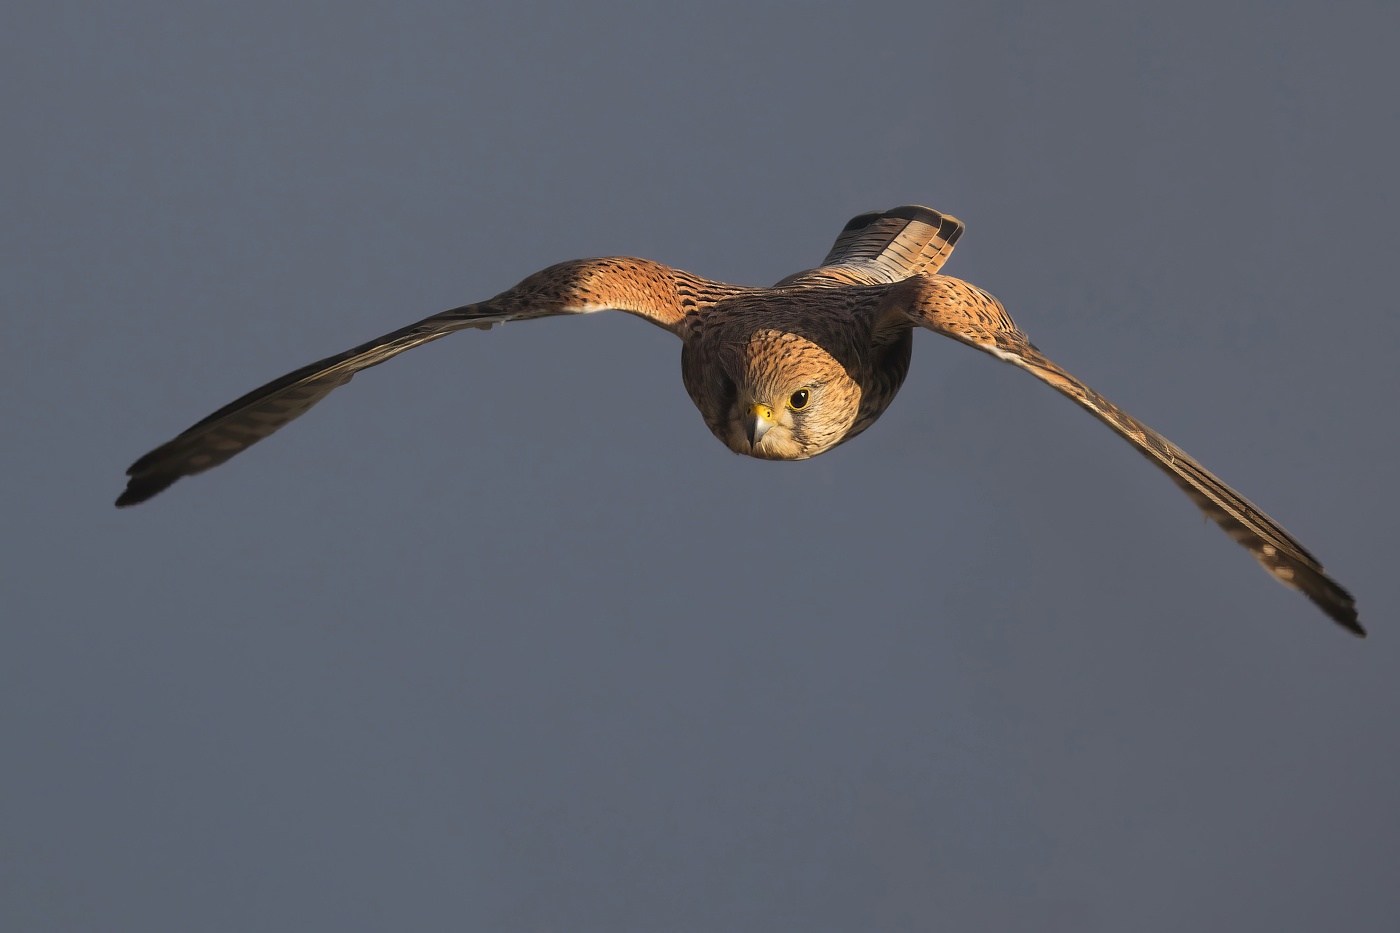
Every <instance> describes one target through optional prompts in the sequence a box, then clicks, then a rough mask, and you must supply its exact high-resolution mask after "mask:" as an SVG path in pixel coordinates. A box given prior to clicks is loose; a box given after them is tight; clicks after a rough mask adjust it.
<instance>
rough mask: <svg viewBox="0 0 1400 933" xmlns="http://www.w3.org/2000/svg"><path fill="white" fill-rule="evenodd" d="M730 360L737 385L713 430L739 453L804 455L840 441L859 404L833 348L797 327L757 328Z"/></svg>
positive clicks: (770, 456)
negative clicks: (796, 331)
mask: <svg viewBox="0 0 1400 933" xmlns="http://www.w3.org/2000/svg"><path fill="white" fill-rule="evenodd" d="M733 349H734V351H736V352H734V353H732V354H729V355H728V359H727V360H726V361H725V362H726V365H725V367H724V368H725V370H726V375H727V376H728V378H729V380H730V381H731V383H732V391H730V392H726V393H725V395H726V404H727V410H726V412H725V413H724V418H723V421H722V423H721V425H720V427H721V429H722V432H723V433H721V431H716V432H715V433H716V434H718V435H719V436H720V440H722V441H724V442H725V444H727V445H728V446H729V449H730V450H732V451H734V452H735V453H739V454H745V455H747V456H750V457H759V458H762V459H764V460H805V459H807V458H808V457H815V456H816V455H817V454H819V453H823V452H824V451H827V450H830V449H831V448H832V447H835V446H836V445H837V444H839V443H840V442H841V441H842V440H844V439H845V438H846V436H847V434H848V433H849V432H850V430H851V427H852V425H854V424H855V421H856V416H857V414H858V413H859V411H860V396H861V392H860V386H859V385H857V384H856V381H855V380H854V379H853V378H851V376H850V374H849V373H847V371H846V368H845V367H844V366H842V365H841V364H840V363H839V362H838V361H837V360H836V359H835V358H834V357H833V356H832V355H831V354H830V353H828V352H827V351H826V350H824V349H822V348H821V347H820V346H818V345H817V344H815V343H813V342H812V341H811V340H808V339H807V338H806V337H802V336H800V335H798V334H792V333H786V332H783V331H777V330H759V331H756V332H754V333H753V334H751V335H750V336H749V337H748V339H747V341H746V342H745V343H744V344H743V345H741V346H737V347H734V348H733Z"/></svg>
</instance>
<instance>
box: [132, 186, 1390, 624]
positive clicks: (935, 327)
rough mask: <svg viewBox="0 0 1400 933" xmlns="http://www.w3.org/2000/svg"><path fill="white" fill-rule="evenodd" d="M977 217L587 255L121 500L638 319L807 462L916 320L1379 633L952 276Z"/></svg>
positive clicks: (214, 434) (151, 474)
mask: <svg viewBox="0 0 1400 933" xmlns="http://www.w3.org/2000/svg"><path fill="white" fill-rule="evenodd" d="M962 230H963V225H962V223H961V222H959V221H958V220H956V219H954V218H952V217H949V216H948V215H946V214H940V213H938V212H937V211H934V210H931V209H929V208H927V207H918V206H907V207H897V208H895V209H894V210H889V211H882V212H881V211H875V212H871V213H868V214H861V215H860V216H859V217H856V218H855V219H853V220H852V221H851V222H850V223H848V224H846V227H845V229H844V230H842V231H841V234H840V236H838V237H837V238H836V244H835V245H834V246H833V247H832V248H831V251H830V252H829V253H828V254H827V256H826V259H825V260H824V261H823V262H822V264H821V265H820V266H818V267H817V268H815V269H809V270H808V271H806V272H799V273H797V274H795V275H790V276H788V277H787V278H785V279H783V280H782V281H781V282H779V283H778V284H777V285H774V286H773V287H772V288H745V287H741V286H736V285H727V284H725V283H723V282H714V281H711V280H709V279H703V278H700V277H699V276H696V275H691V274H690V273H688V272H682V271H680V270H678V269H672V268H670V267H669V266H664V265H661V264H660V263H657V262H651V261H649V260H646V259H630V258H626V257H613V258H607V259H579V260H575V261H573V262H565V263H560V264H559V265H556V266H551V267H549V268H548V269H545V270H544V271H543V272H537V273H535V274H534V275H532V276H530V277H529V278H527V279H525V281H523V282H521V283H520V284H519V285H517V286H515V287H514V288H511V289H508V290H507V291H504V292H502V293H501V294H499V295H497V296H496V297H495V298H491V299H488V300H486V301H483V302H480V303H478V304H471V305H464V306H463V307H460V308H454V309H453V310H451V311H444V312H442V313H441V314H435V315H433V316H432V317H429V318H424V319H423V320H422V321H419V322H418V323H417V324H411V325H409V326H408V327H405V328H403V329H401V330H396V331H394V332H393V333H390V334H386V335H384V336H383V337H379V338H378V339H375V340H371V341H369V342H368V343H363V344H361V345H359V346H358V347H355V348H354V349H351V350H346V351H345V352H344V353H340V354H337V355H335V356H332V357H328V358H326V359H324V360H320V361H318V362H315V363H312V364H311V365H309V366H303V367H302V368H301V369H298V370H296V371H295V372H292V373H288V374H287V375H285V376H283V377H282V378H280V379H275V380H273V381H272V382H270V383H268V384H267V385H265V386H263V387H262V388H260V389H255V390H253V391H252V392H249V393H248V394H247V395H245V396H243V397H242V398H240V399H238V400H236V401H234V402H232V403H230V404H228V405H226V406H224V407H223V408H221V409H219V410H218V411H216V412H214V414H212V415H210V416H209V417H208V418H205V419H204V420H203V421H201V422H199V423H198V424H196V425H195V426H194V427H192V428H190V429H189V430H188V431H185V432H184V433H183V434H181V435H179V436H178V437H176V438H175V439H174V440H172V441H170V442H168V443H166V444H163V445H162V446H160V447H157V448H156V449H155V450H153V451H151V452H150V453H148V454H146V455H145V456H144V457H142V458H141V459H140V460H137V461H136V462H135V463H134V464H132V466H131V469H129V470H127V474H128V475H129V476H130V480H129V482H128V483H127V487H126V491H125V492H123V493H122V494H121V497H120V498H118V499H117V505H118V506H128V505H135V504H136V503H138V502H144V501H145V500H147V499H149V498H151V497H152V496H154V495H155V494H156V493H158V492H160V491H161V490H163V489H165V488H166V487H167V486H169V485H170V484H171V483H174V482H175V481H176V480H177V479H179V478H180V477H182V476H190V475H193V474H195V473H201V472H203V471H204V470H207V469H209V468H210V467H215V466H218V465H219V464H221V463H223V462H224V461H225V460H228V459H229V458H230V457H232V456H233V455H235V454H237V453H240V452H241V451H243V450H245V449H247V448H248V447H251V446H252V445H253V444H255V443H257V442H258V441H260V440H262V439H263V438H265V437H267V436H268V435H269V434H271V433H272V432H274V431H276V430H277V429H278V428H280V427H282V426H283V425H284V424H286V423H287V422H289V421H291V420H292V419H293V418H296V417H297V416H299V415H301V414H303V413H304V412H305V411H306V410H307V409H309V408H310V407H311V406H312V405H315V404H316V403H317V402H319V401H320V400H321V399H323V398H325V397H326V396H327V395H329V394H330V392H331V390H332V389H335V388H337V387H339V386H342V385H344V384H345V383H347V382H349V381H350V379H351V377H352V376H354V375H355V373H357V372H359V371H360V370H362V369H367V368H369V367H371V366H377V365H379V364H380V363H383V362H384V361H385V360H388V359H389V358H390V357H394V356H397V355H398V354H400V353H402V352H404V351H405V350H410V349H412V348H413V347H416V346H419V345H420V344H424V343H428V342H429V341H431V340H437V339H438V338H439V337H446V336H447V335H448V334H450V333H453V332H454V331H459V330H463V329H465V328H469V327H475V328H480V329H483V330H485V329H489V328H490V327H491V326H492V325H494V324H501V323H505V322H507V321H521V320H528V319H530V318H540V317H549V316H551V315H557V314H586V313H588V312H591V311H603V310H609V309H611V310H618V311H626V312H628V313H629V314H634V315H636V316H638V317H641V318H645V319H646V320H648V321H650V322H652V323H653V324H656V325H658V326H659V327H664V328H665V329H666V330H669V331H670V332H671V333H673V334H675V335H676V336H677V337H679V338H680V339H681V343H682V349H681V378H682V379H683V381H684V382H685V388H686V391H687V392H688V393H689V394H690V397H691V399H692V400H693V401H694V402H695V406H696V407H697V408H699V409H700V414H701V415H703V416H704V419H705V424H706V425H707V426H708V427H709V429H710V430H711V431H712V432H714V435H715V436H716V437H718V438H719V439H720V440H721V441H723V442H724V444H725V445H726V446H728V447H729V449H730V450H732V451H734V452H735V453H739V454H745V455H747V456H750V457H759V458H762V459H765V460H804V459H806V458H808V457H815V456H816V455H817V454H820V453H823V452H825V451H827V450H830V449H831V448H833V447H835V446H836V445H837V444H841V443H843V442H845V441H848V440H850V439H851V438H853V437H855V436H856V435H857V434H859V433H860V432H861V431H864V430H865V429H866V428H868V427H870V425H872V424H874V422H875V419H877V418H879V417H880V415H881V414H882V413H883V412H884V410H885V409H886V408H887V407H888V406H889V404H890V402H891V401H892V400H893V399H894V396H895V393H896V392H898V391H899V387H900V384H901V383H903V381H904V377H905V374H906V373H908V371H909V359H910V353H911V350H912V346H913V332H914V328H915V327H926V328H928V329H929V330H932V331H935V332H937V333H940V334H943V335H944V336H947V337H952V338H953V339H954V340H958V341H960V342H962V343H965V344H967V345H969V346H972V347H975V348H977V349H978V350H982V351H984V352H986V353H990V354H991V355H993V356H995V357H997V358H998V359H1001V360H1005V361H1006V362H1008V363H1011V364H1012V365H1015V366H1019V367H1020V368H1021V369H1024V370H1026V371H1027V372H1028V373H1030V374H1031V375H1033V376H1035V377H1036V378H1037V379H1040V380H1042V381H1044V382H1046V383H1049V384H1050V385H1051V386H1052V387H1054V388H1055V389H1056V390H1058V391H1060V392H1062V393H1064V394H1065V395H1067V396H1069V397H1070V398H1071V399H1073V400H1074V401H1075V402H1076V403H1077V404H1079V405H1080V406H1082V407H1083V408H1085V409H1087V410H1088V411H1089V413H1090V414H1092V415H1093V416H1094V417H1095V418H1098V419H1099V420H1100V421H1102V422H1103V423H1104V424H1106V425H1108V426H1109V427H1110V428H1111V429H1113V430H1114V431H1115V432H1116V433H1117V434H1118V435H1119V436H1121V437H1122V438H1123V439H1124V440H1126V441H1127V442H1128V443H1130V444H1132V445H1133V447H1134V448H1136V449H1137V450H1138V451H1139V452H1140V453H1141V454H1143V455H1144V456H1145V457H1147V458H1148V459H1149V460H1151V461H1152V462H1153V463H1155V464H1156V465H1157V466H1158V467H1159V468H1161V469H1162V470H1163V471H1165V472H1166V473H1167V475H1168V476H1170V477H1171V478H1172V481H1173V482H1175V483H1176V484H1177V485H1178V486H1180V487H1181V488H1182V489H1183V490H1185V492H1186V494H1187V495H1188V496H1190V497H1191V498H1192V499H1193V500H1194V501H1195V503H1196V505H1197V506H1199V507H1200V508H1201V510H1202V511H1203V512H1205V514H1206V516H1207V517H1209V518H1210V519H1211V520H1212V521H1214V522H1216V523H1217V524H1218V525H1220V527H1221V528H1223V529H1225V532H1226V534H1228V535H1230V537H1232V538H1234V539H1235V540H1236V541H1238V542H1239V543H1240V544H1242V545H1243V546H1244V547H1245V548H1246V549H1247V550H1248V551H1249V552H1250V553H1251V554H1253V555H1254V556H1255V558H1256V559H1257V560H1258V561H1259V562H1260V563H1261V564H1263V566H1264V568H1265V569H1266V570H1268V571H1269V573H1271V574H1273V575H1274V577H1275V578H1277V579H1278V580H1279V581H1280V582H1282V583H1284V584H1285V585H1287V586H1290V587H1293V588H1294V589H1297V590H1301V591H1302V592H1303V593H1304V594H1305V595H1307V597H1308V598H1309V599H1311V600H1312V601H1313V602H1314V603H1316V604H1317V605H1318V606H1320V607H1321V608H1322V610H1323V611H1324V612H1326V613H1327V614H1328V615H1329V616H1331V617H1332V618H1333V619H1334V620H1335V621H1336V622H1337V623H1338V624H1340V625H1342V626H1343V627H1345V628H1346V629H1347V630H1349V631H1351V632H1353V633H1354V634H1356V635H1362V636H1364V635H1365V630H1364V629H1363V628H1362V627H1361V625H1360V624H1359V623H1358V622H1357V618H1356V606H1355V603H1354V601H1353V600H1352V597H1351V595H1350V594H1349V593H1347V591H1346V590H1344V589H1343V588H1342V587H1341V586H1339V585H1338V584H1337V583H1336V582H1335V581H1334V580H1333V579H1332V578H1331V577H1329V576H1328V575H1327V574H1326V573H1324V572H1323V569H1322V565H1321V564H1319V563H1318V562H1317V560H1316V559H1314V558H1313V556H1312V555H1311V554H1309V553H1308V552H1307V551H1306V550H1305V549H1304V548H1303V546H1302V545H1301V544H1299V543H1298V542H1297V541H1296V540H1294V539H1293V537H1292V536H1290V535H1289V534H1288V532H1286V531H1284V530H1283V528H1281V527H1279V525H1278V523H1277V522H1275V521H1274V520H1273V519H1271V518H1269V517H1268V516H1267V515H1265V514H1264V513H1263V512H1261V511H1260V510H1259V509H1257V508H1255V507H1254V506H1253V505H1252V504H1250V503H1249V501H1247V500H1246V499H1245V498H1244V497H1243V496H1241V495H1240V494H1239V493H1237V492H1235V491H1234V490H1233V489H1231V488H1230V487H1229V486H1227V485H1225V484H1224V483H1222V482H1221V481H1220V480H1218V479H1216V477H1215V476H1214V475H1212V474H1211V473H1210V472H1209V471H1208V470H1206V469H1205V467H1203V466H1201V465H1200V464H1199V463H1197V462H1196V461H1195V460H1194V459H1192V458H1191V457H1190V456H1188V455H1187V454H1186V453H1185V452H1184V451H1183V450H1182V449H1181V448H1179V447H1177V446H1176V445H1175V444H1173V443H1172V442H1171V441H1169V440H1167V439H1166V438H1165V437H1163V436H1162V435H1160V434H1158V433H1157V432H1156V431H1153V430H1152V429H1151V428H1149V427H1148V426H1147V425H1145V424H1143V423H1142V422H1140V421H1138V420H1137V419H1136V418H1133V417H1132V416H1131V415H1129V414H1128V413H1127V412H1125V411H1123V410H1122V409H1120V408H1118V407H1117V406H1116V405H1114V404H1112V403H1111V402H1109V401H1108V400H1106V399H1105V398H1104V397H1103V396H1101V395H1099V394H1098V393H1097V392H1095V391H1094V390H1093V389H1090V388H1089V387H1088V386H1086V385H1085V384H1084V383H1082V382H1080V381H1079V380H1078V379H1076V378H1075V377H1074V376H1072V375H1070V374H1069V373H1067V372H1066V371H1065V370H1063V369H1061V368H1060V367H1059V366H1057V365H1056V364H1054V363H1052V362H1051V361H1050V360H1048V359H1046V357H1045V356H1043V355H1042V354H1041V352H1040V351H1039V350H1038V349H1036V347H1035V345H1034V344H1032V343H1031V342H1030V340H1029V339H1027V337H1026V335H1025V334H1023V333H1022V332H1021V331H1020V330H1019V329H1018V328H1017V327H1016V324H1015V323H1014V322H1013V321H1012V320H1011V318H1010V316H1008V315H1007V313H1006V310H1005V309H1004V308H1003V307H1002V306H1001V303H1000V302H998V301H997V300H996V299H995V298H993V297H992V296H991V295H989V294H987V293H986V292H984V291H982V290H981V289H980V288H977V287H976V286H973V285H970V284H968V283H967V282H963V281H961V280H959V279H955V278H950V277H948V276H945V275H940V274H939V269H940V268H941V267H942V265H943V263H944V261H945V260H946V259H947V258H948V254H949V253H950V252H951V251H952V249H953V245H954V244H955V243H956V242H957V241H958V237H959V236H960V235H961V234H962Z"/></svg>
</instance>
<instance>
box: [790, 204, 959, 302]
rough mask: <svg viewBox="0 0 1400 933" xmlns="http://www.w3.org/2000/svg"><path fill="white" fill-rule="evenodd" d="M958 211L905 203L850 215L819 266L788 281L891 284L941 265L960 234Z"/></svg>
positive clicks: (801, 282)
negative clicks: (943, 211)
mask: <svg viewBox="0 0 1400 933" xmlns="http://www.w3.org/2000/svg"><path fill="white" fill-rule="evenodd" d="M962 232H963V225H962V222H961V221H960V220H958V219H957V218H956V217H950V216H949V215H947V214H940V213H939V212H938V211H935V210H933V209H932V208H929V207H921V206H919V205H917V204H907V205H905V206H904V207H896V208H894V209H893V210H888V211H871V212H869V213H866V214H860V215H858V216H856V217H853V218H851V220H850V222H849V223H847V224H846V226H845V229H843V230H842V231H841V233H840V235H838V236H837V237H836V242H835V243H834V244H833V245H832V247H831V250H830V252H828V253H827V254H826V258H825V259H823V260H822V264H821V265H820V266H818V267H817V268H816V269H809V270H807V271H806V272H799V273H797V274H795V275H790V276H788V277H787V278H785V279H783V280H782V281H781V282H779V283H778V287H781V286H786V285H825V284H830V285H888V284H893V283H895V282H901V281H903V280H904V279H907V278H909V277H910V276H912V275H918V274H920V273H929V274H932V273H935V272H937V271H938V270H939V269H941V268H942V267H943V263H945V262H946V261H947V260H948V256H949V254H950V253H952V251H953V246H954V245H955V244H956V243H957V242H958V237H960V236H962Z"/></svg>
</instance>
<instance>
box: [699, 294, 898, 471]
mask: <svg viewBox="0 0 1400 933" xmlns="http://www.w3.org/2000/svg"><path fill="white" fill-rule="evenodd" d="M888 290H889V289H888V287H886V286H851V287H837V288H822V289H804V290H801V291H794V292H793V293H786V292H783V291H776V292H767V293H765V294H756V295H742V296H736V297H734V298H730V299H726V300H724V301H721V302H719V303H718V304H716V305H715V306H714V307H712V308H711V309H709V310H708V311H707V312H705V313H704V314H703V315H696V316H695V317H694V318H693V319H692V320H688V321H687V327H686V329H685V332H684V333H683V339H684V341H685V346H684V349H683V350H682V351H681V376H682V379H683V380H684V382H685V388H686V391H687V392H689V393H690V397H691V399H692V400H693V401H694V402H695V406H696V407H697V408H699V409H700V414H701V415H703V416H704V418H705V424H706V425H708V426H709V428H710V430H711V431H712V432H713V433H714V435H715V436H716V437H718V438H719V439H720V440H721V441H723V442H724V444H725V445H726V446H727V447H728V448H729V449H730V450H732V451H734V452H735V453H739V454H745V455H747V456H750V457H760V458H762V459H765V460H804V459H806V458H808V457H815V456H816V455H817V454H819V453H823V452H824V451H827V450H830V449H831V448H832V447H835V446H836V445H837V444H840V443H841V442H842V441H845V440H848V439H849V438H852V437H855V436H856V435H857V434H859V433H860V432H861V431H863V430H865V429H866V428H867V427H869V426H870V425H871V424H873V423H874V421H875V419H876V418H878V417H880V415H881V414H882V413H883V412H884V410H885V409H886V408H887V407H888V406H889V404H890V401H891V400H892V399H893V398H894V396H895V393H896V392H898V391H899V387H900V385H901V384H902V383H903V382H904V377H905V375H906V374H907V373H908V372H909V357H910V350H911V347H912V345H913V335H912V329H911V327H910V326H909V325H908V324H907V323H905V322H901V321H893V322H892V321H890V320H889V319H888V318H886V317H884V316H882V315H881V314H880V308H881V306H882V302H883V299H884V297H885V294H886V293H887V292H888Z"/></svg>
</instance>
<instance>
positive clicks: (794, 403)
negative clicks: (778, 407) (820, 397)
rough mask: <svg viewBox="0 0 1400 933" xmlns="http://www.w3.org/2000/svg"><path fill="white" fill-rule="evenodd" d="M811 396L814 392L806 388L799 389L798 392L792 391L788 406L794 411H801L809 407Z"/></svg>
mask: <svg viewBox="0 0 1400 933" xmlns="http://www.w3.org/2000/svg"><path fill="white" fill-rule="evenodd" d="M811 398H812V393H810V392H808V391H807V390H806V389H798V390H797V391H796V392H794V393H792V395H790V396H788V408H791V409H792V410H793V411H801V410H802V409H804V408H806V407H807V403H808V402H809V401H811Z"/></svg>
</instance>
